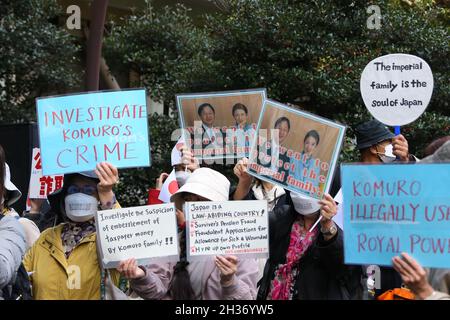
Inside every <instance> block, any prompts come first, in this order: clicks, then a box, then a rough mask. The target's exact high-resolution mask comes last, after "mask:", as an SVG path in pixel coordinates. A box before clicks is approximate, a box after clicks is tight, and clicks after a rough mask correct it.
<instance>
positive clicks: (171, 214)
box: [96, 203, 179, 268]
mask: <svg viewBox="0 0 450 320" xmlns="http://www.w3.org/2000/svg"><path fill="white" fill-rule="evenodd" d="M96 224H97V237H98V238H97V241H99V243H100V246H99V247H100V250H101V257H102V264H103V266H104V267H105V268H115V267H116V266H117V265H118V264H119V262H120V261H122V260H126V259H129V258H135V259H136V260H137V261H138V264H140V265H145V264H148V263H149V262H150V261H152V262H155V261H173V262H175V261H178V259H179V256H178V238H177V225H176V216H175V206H174V204H173V203H167V204H160V205H152V206H141V207H133V208H122V209H114V210H103V211H98V212H97V217H96Z"/></svg>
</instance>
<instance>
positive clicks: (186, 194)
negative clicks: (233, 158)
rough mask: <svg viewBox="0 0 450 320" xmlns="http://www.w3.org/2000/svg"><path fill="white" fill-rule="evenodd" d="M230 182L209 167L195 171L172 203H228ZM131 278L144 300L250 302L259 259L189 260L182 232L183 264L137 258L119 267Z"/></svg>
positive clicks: (173, 197) (122, 263)
mask: <svg viewBox="0 0 450 320" xmlns="http://www.w3.org/2000/svg"><path fill="white" fill-rule="evenodd" d="M229 189H230V182H229V181H228V179H227V178H226V177H225V176H224V175H222V174H221V173H219V172H217V171H214V170H212V169H209V168H200V169H197V170H195V171H194V172H193V173H192V175H191V176H190V177H189V179H188V180H187V182H186V184H185V185H183V186H182V187H181V188H180V189H179V190H178V191H177V192H176V193H175V194H173V195H172V197H171V201H172V202H175V206H176V208H177V209H178V210H180V209H181V208H182V207H183V204H184V203H185V202H186V201H189V202H193V201H227V200H228V197H229ZM118 270H119V271H120V272H122V274H123V275H125V277H127V278H128V279H130V280H131V281H130V285H131V289H133V291H135V292H136V293H137V294H138V295H139V296H141V297H142V298H144V299H174V300H231V299H232V300H251V299H255V298H256V283H257V274H258V264H257V261H256V259H239V258H237V257H236V256H217V257H211V258H210V260H205V261H199V262H191V263H188V262H187V261H186V233H185V231H184V230H183V231H182V232H181V233H180V261H179V262H178V263H176V264H175V265H173V264H171V263H167V264H164V265H156V264H153V265H149V266H148V267H143V266H139V267H138V266H137V264H136V260H135V259H129V260H125V261H122V262H121V264H120V265H119V267H118Z"/></svg>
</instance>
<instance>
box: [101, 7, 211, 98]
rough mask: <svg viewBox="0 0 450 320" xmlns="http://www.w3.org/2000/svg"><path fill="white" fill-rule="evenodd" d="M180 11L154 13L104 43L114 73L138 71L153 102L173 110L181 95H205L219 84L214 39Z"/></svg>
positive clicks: (130, 20)
mask: <svg viewBox="0 0 450 320" xmlns="http://www.w3.org/2000/svg"><path fill="white" fill-rule="evenodd" d="M188 12H189V10H188V9H187V8H185V7H183V6H181V5H178V6H176V7H175V8H174V9H170V8H168V7H166V8H164V9H163V11H162V12H160V11H154V10H149V11H146V12H144V13H143V14H142V15H140V16H130V17H128V19H127V20H126V21H125V23H124V24H123V25H118V26H114V27H113V28H112V31H111V36H110V37H109V38H107V39H106V40H105V56H106V59H107V60H108V63H109V64H110V65H111V66H112V70H113V71H114V70H120V69H122V70H130V69H131V70H135V71H137V72H138V73H139V74H140V75H141V83H140V84H139V85H145V86H146V87H147V88H148V92H149V94H150V96H151V97H152V99H153V100H155V101H164V102H166V103H169V104H172V106H173V102H174V95H175V94H176V93H182V92H191V91H192V90H194V91H196V90H199V91H201V90H203V89H204V88H205V86H210V85H211V83H213V82H214V79H213V78H211V77H210V76H208V72H210V71H211V69H213V68H214V66H213V65H214V63H213V61H212V60H211V58H210V55H209V46H210V44H209V38H208V37H207V35H206V32H205V30H203V29H201V28H198V27H196V26H195V25H194V24H193V21H192V19H191V18H190V17H189V16H188Z"/></svg>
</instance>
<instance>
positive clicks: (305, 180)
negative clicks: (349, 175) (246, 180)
mask: <svg viewBox="0 0 450 320" xmlns="http://www.w3.org/2000/svg"><path fill="white" fill-rule="evenodd" d="M262 112H263V114H262V118H261V121H260V123H259V127H257V132H258V133H259V137H258V141H255V143H254V145H253V149H252V151H251V155H250V159H249V160H250V161H249V172H250V173H251V174H252V175H254V176H256V177H257V178H259V179H262V180H266V181H269V182H271V183H276V184H279V185H281V186H283V187H284V188H286V189H288V190H291V191H294V192H297V193H301V194H304V195H307V196H309V197H312V198H316V199H321V198H322V196H323V193H324V192H328V189H329V187H330V184H331V179H332V174H333V172H334V169H335V165H336V161H337V157H338V155H339V152H340V148H341V144H342V140H343V138H344V133H345V126H343V125H339V124H337V123H335V122H332V121H329V120H327V119H324V118H321V117H318V116H315V115H312V114H310V113H307V112H304V111H300V110H297V109H293V108H290V107H287V106H285V105H283V104H280V103H278V102H275V101H271V100H267V101H266V102H265V104H264V108H263V111H262Z"/></svg>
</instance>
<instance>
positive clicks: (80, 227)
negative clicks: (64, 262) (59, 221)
mask: <svg viewBox="0 0 450 320" xmlns="http://www.w3.org/2000/svg"><path fill="white" fill-rule="evenodd" d="M94 232H95V221H94V219H92V220H89V221H86V222H72V221H70V222H67V223H66V224H65V225H64V227H63V230H62V232H61V240H62V244H63V248H64V254H65V255H66V259H68V258H69V256H70V254H71V253H72V251H73V249H74V248H75V247H76V246H77V245H78V244H79V243H80V241H81V240H82V239H83V238H85V237H87V236H89V235H90V234H92V233H94Z"/></svg>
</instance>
